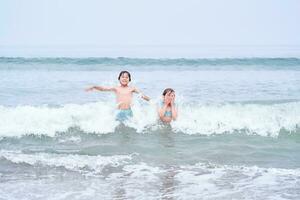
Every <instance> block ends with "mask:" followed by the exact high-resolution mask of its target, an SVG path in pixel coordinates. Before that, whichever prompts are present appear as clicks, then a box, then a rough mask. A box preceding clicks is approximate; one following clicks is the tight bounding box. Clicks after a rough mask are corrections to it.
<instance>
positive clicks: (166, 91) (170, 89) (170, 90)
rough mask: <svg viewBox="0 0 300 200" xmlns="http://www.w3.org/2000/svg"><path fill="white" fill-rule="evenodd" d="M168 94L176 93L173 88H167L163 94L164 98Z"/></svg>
mask: <svg viewBox="0 0 300 200" xmlns="http://www.w3.org/2000/svg"><path fill="white" fill-rule="evenodd" d="M168 92H171V93H172V92H175V91H174V90H173V89H172V88H166V89H165V90H164V92H163V96H166V94H167V93H168Z"/></svg>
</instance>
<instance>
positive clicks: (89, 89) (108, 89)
mask: <svg viewBox="0 0 300 200" xmlns="http://www.w3.org/2000/svg"><path fill="white" fill-rule="evenodd" d="M93 90H98V91H114V92H115V91H116V88H115V87H103V86H93V87H90V88H87V89H86V90H85V91H87V92H89V91H93Z"/></svg>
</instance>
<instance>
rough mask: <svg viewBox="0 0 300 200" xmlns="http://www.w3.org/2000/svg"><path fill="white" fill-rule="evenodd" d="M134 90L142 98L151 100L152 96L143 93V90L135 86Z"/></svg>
mask: <svg viewBox="0 0 300 200" xmlns="http://www.w3.org/2000/svg"><path fill="white" fill-rule="evenodd" d="M133 92H135V93H137V94H140V95H141V98H142V99H144V100H146V101H150V98H149V97H148V96H146V95H144V94H143V93H141V91H140V90H139V89H137V88H133Z"/></svg>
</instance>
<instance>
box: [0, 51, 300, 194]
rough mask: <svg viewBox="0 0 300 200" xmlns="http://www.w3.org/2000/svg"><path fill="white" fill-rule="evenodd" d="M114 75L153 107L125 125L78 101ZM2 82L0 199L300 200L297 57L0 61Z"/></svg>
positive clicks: (94, 104)
mask: <svg viewBox="0 0 300 200" xmlns="http://www.w3.org/2000/svg"><path fill="white" fill-rule="evenodd" d="M122 70H128V71H129V72H130V73H131V76H132V81H131V85H133V86H136V87H138V88H139V89H140V90H141V91H142V92H143V93H144V94H146V95H147V96H149V97H150V98H151V101H150V102H145V101H143V100H141V99H140V98H139V97H138V95H136V96H134V102H133V106H132V110H133V118H132V119H131V120H129V121H126V122H125V123H124V124H120V123H119V122H118V121H116V120H115V116H116V102H115V96H114V94H113V93H110V92H85V89H86V88H88V87H90V86H93V85H101V86H115V85H118V80H117V78H118V75H119V72H120V71H122ZM0 76H1V79H0V199H1V200H2V199H3V200H14V199H18V200H20V199H49V200H50V199H66V200H68V199H70V200H71V199H72V200H74V199H207V200H218V199H222V200H227V199H228V200H229V199H263V200H267V199H270V200H283V199H295V200H298V199H300V59H299V58H280V57H277V58H269V57H263V58H255V57H254V58H199V59H193V58H186V59H178V58H169V59H166V58H164V59H163V58H152V59H150V58H126V57H103V58H97V57H92V58H87V57H86V58H68V57H57V58H56V57H48V58H24V57H0ZM167 87H171V88H173V89H174V90H175V91H176V100H175V102H176V105H177V106H178V119H177V120H176V121H174V122H172V123H171V124H170V125H164V124H161V123H160V122H159V121H158V116H157V104H158V103H159V102H160V101H161V98H162V97H161V96H162V92H163V90H164V89H165V88H167Z"/></svg>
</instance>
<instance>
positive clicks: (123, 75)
mask: <svg viewBox="0 0 300 200" xmlns="http://www.w3.org/2000/svg"><path fill="white" fill-rule="evenodd" d="M118 80H119V81H120V86H115V87H102V86H93V87H90V88H88V89H86V91H92V90H99V91H112V92H115V94H116V97H117V105H118V110H119V112H118V114H117V120H118V121H125V120H127V119H128V118H130V117H132V111H131V102H132V94H133V93H138V94H140V96H141V98H143V99H144V100H146V101H149V100H150V98H149V97H147V96H145V95H143V94H142V93H141V92H140V91H139V90H138V89H137V88H136V87H131V86H128V84H129V82H130V81H131V75H130V73H129V72H128V71H121V72H120V74H119V77H118Z"/></svg>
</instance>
